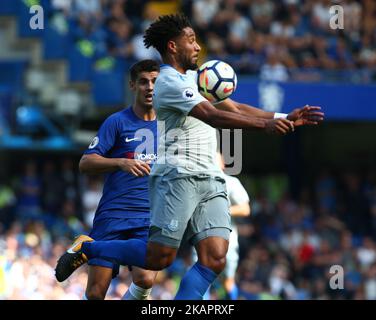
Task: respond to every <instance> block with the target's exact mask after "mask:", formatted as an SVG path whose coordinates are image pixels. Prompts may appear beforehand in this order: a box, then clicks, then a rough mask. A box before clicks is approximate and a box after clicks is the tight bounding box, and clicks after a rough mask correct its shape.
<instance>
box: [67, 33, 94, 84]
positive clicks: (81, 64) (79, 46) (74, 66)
mask: <svg viewBox="0 0 376 320" xmlns="http://www.w3.org/2000/svg"><path fill="white" fill-rule="evenodd" d="M83 48H85V49H83ZM68 60H69V80H70V81H73V82H75V81H76V82H78V81H89V80H90V76H91V68H92V64H93V52H92V49H91V45H90V42H88V41H87V40H82V41H80V42H77V43H75V44H74V45H72V46H70V48H69V55H68Z"/></svg>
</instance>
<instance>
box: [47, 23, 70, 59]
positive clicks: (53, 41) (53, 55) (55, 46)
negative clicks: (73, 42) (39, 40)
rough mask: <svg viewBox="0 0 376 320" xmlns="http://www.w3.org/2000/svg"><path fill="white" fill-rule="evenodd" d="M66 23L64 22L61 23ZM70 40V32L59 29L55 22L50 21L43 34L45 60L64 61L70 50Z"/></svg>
mask: <svg viewBox="0 0 376 320" xmlns="http://www.w3.org/2000/svg"><path fill="white" fill-rule="evenodd" d="M61 22H62V23H64V21H61ZM69 41H70V39H69V34H68V30H67V31H66V32H65V30H64V29H63V28H62V27H61V28H59V27H58V26H57V25H56V24H54V23H53V21H49V24H48V26H47V27H46V29H45V31H44V33H43V49H44V50H43V54H44V59H47V60H48V59H64V58H66V56H67V54H68V50H69V45H70V42H69Z"/></svg>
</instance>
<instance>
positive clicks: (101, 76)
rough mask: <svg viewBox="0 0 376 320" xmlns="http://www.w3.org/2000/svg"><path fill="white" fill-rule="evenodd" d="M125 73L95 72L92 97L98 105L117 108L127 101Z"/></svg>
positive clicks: (116, 71) (114, 71)
mask: <svg viewBox="0 0 376 320" xmlns="http://www.w3.org/2000/svg"><path fill="white" fill-rule="evenodd" d="M124 80H125V79H124V72H123V71H118V70H94V71H93V74H92V95H93V98H94V101H95V103H96V105H99V106H116V105H122V104H124V101H125V88H124V86H125V83H124Z"/></svg>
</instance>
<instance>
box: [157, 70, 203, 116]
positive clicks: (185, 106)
mask: <svg viewBox="0 0 376 320" xmlns="http://www.w3.org/2000/svg"><path fill="white" fill-rule="evenodd" d="M159 90H160V93H159V95H158V104H159V106H160V107H161V108H170V109H174V110H175V111H180V112H182V113H183V114H184V115H188V113H189V112H190V111H191V110H192V109H193V107H195V106H196V105H198V104H199V103H201V102H203V101H207V100H206V99H205V98H204V97H203V96H201V94H200V93H199V92H198V89H197V85H196V83H195V80H194V77H187V76H186V77H184V78H180V77H179V76H175V75H169V76H168V77H165V78H164V79H163V82H162V83H160V84H159Z"/></svg>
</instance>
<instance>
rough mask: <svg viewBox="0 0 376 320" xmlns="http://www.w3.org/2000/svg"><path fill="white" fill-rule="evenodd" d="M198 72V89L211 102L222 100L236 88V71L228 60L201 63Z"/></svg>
mask: <svg viewBox="0 0 376 320" xmlns="http://www.w3.org/2000/svg"><path fill="white" fill-rule="evenodd" d="M197 73H198V75H197V85H198V91H199V92H200V94H201V95H202V96H204V97H205V98H206V99H208V100H209V101H210V102H218V101H222V100H224V99H226V98H228V97H229V96H231V95H232V94H233V93H234V92H235V90H236V85H237V77H236V73H235V71H234V69H233V68H232V67H231V66H230V65H229V64H228V63H226V62H223V61H220V60H210V61H208V62H205V63H204V64H203V65H201V66H200V68H199V69H198V71H197Z"/></svg>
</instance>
